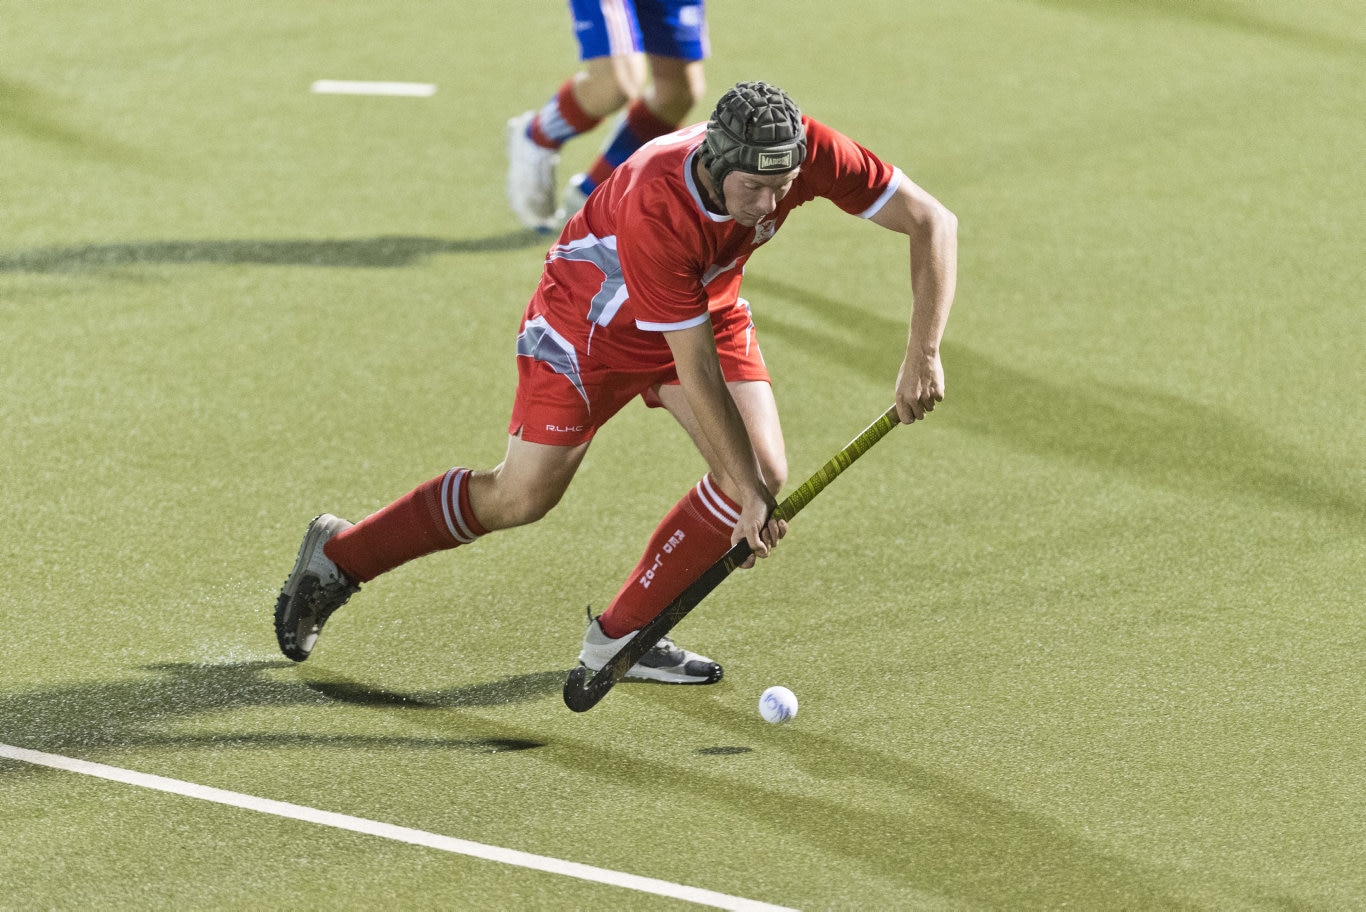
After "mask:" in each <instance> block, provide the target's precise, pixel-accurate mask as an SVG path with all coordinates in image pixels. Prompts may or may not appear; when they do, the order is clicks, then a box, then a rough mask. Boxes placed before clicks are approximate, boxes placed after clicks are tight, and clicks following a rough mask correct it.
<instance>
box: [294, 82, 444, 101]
mask: <svg viewBox="0 0 1366 912" xmlns="http://www.w3.org/2000/svg"><path fill="white" fill-rule="evenodd" d="M313 91H314V93H315V94H318V95H402V96H406V97H408V98H428V97H430V96H432V95H435V94H436V86H435V85H433V84H432V83H430V82H360V81H357V80H354V79H319V80H318V81H317V82H315V83H313Z"/></svg>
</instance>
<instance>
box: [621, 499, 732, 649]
mask: <svg viewBox="0 0 1366 912" xmlns="http://www.w3.org/2000/svg"><path fill="white" fill-rule="evenodd" d="M739 518H740V507H739V506H738V505H737V504H735V503H734V502H733V501H731V499H730V498H729V497H727V496H726V495H725V494H723V493H721V489H720V488H719V487H717V486H716V483H715V482H713V481H712V478H711V476H710V475H707V476H704V477H703V478H702V480H701V481H699V482H698V483H697V485H696V486H694V487H693V489H692V490H691V491H689V492H688V495H687V496H686V497H684V498H683V499H682V500H680V501H679V502H678V503H676V504H675V505H674V507H673V509H672V510H670V511H669V513H668V515H667V516H665V517H664V519H663V521H662V522H660V524H659V526H658V527H657V528H656V529H655V532H654V535H652V536H651V537H650V544H649V546H648V547H646V549H645V555H644V556H643V557H642V558H641V559H640V563H638V564H636V568H635V570H633V571H631V575H630V577H629V578H627V580H626V583H625V585H623V586H622V587H621V591H620V592H618V593H617V597H616V598H615V599H613V600H612V604H611V605H609V606H608V608H607V610H606V611H604V612H603V613H602V616H601V617H600V618H599V619H598V620H599V623H600V624H601V625H602V632H603V633H605V634H607V635H608V636H609V637H613V638H616V637H621V636H625V635H626V634H628V633H630V632H631V631H632V630H639V629H640V628H642V627H644V626H645V625H646V624H648V623H649V622H650V621H652V620H654V618H655V616H656V615H657V614H659V612H661V611H663V610H664V609H665V607H667V606H668V604H669V603H670V602H672V601H673V600H674V599H675V598H677V596H678V594H679V593H680V592H682V591H683V590H684V589H686V588H687V586H688V584H689V583H691V582H692V581H693V580H695V579H697V577H698V576H699V575H701V573H702V571H703V570H706V569H707V568H708V567H710V566H711V565H712V564H714V563H716V561H718V560H720V558H721V556H722V555H723V554H725V553H726V552H727V551H728V550H730V533H731V530H732V529H734V528H735V522H736V520H738V519H739Z"/></svg>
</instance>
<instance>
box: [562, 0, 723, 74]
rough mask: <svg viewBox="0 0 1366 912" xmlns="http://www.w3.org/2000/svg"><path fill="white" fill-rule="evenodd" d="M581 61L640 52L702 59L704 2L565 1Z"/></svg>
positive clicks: (704, 47)
mask: <svg viewBox="0 0 1366 912" xmlns="http://www.w3.org/2000/svg"><path fill="white" fill-rule="evenodd" d="M569 12H570V14H571V15H572V16H573V17H574V36H575V37H576V38H578V40H579V59H580V60H592V59H593V58H595V57H621V56H625V55H627V54H638V53H640V52H641V51H644V52H645V53H646V54H652V55H654V56H656V57H676V58H678V59H679V60H705V59H706V57H707V55H708V54H709V53H710V52H711V47H710V45H709V43H708V41H707V13H706V4H705V0H569Z"/></svg>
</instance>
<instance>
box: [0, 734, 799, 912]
mask: <svg viewBox="0 0 1366 912" xmlns="http://www.w3.org/2000/svg"><path fill="white" fill-rule="evenodd" d="M0 757H6V758H8V759H10V760H19V761H22V762H24V763H32V764H34V765H36V766H46V767H49V768H51V769H57V770H65V771H66V772H70V773H80V774H81V775H83V776H95V777H97V778H100V779H108V780H110V781H112V782H122V783H124V784H125V785H136V786H138V787H140V788H146V789H153V790H155V791H158V792H169V793H171V794H173V795H184V796H185V797H187V798H198V799H200V800H202V801H212V802H214V803H216V804H225V805H228V806H229V807H235V808H242V809H243V810H248V811H256V812H258V813H261V814H273V815H275V816H277V817H287V818H289V819H291V820H302V821H305V822H307V823H316V824H318V825H320V826H329V827H336V828H337V829H340V830H350V831H351V832H353V833H364V834H366V835H369V836H378V837H380V838H381V839H392V840H394V841H396V842H406V843H409V844H411V845H417V846H425V847H426V848H429V849H437V850H439V851H442V852H453V853H455V854H457V855H468V856H470V857H471V858H482V859H484V860H486V861H496V862H499V863H501V864H508V865H514V866H516V867H519V868H530V869H531V870H533V871H545V872H546V873H548V874H561V875H563V876H565V877H574V878H578V879H579V880H587V881H592V882H593V883H601V884H607V885H609V886H613V887H621V888H623V889H626V890H637V891H639V892H642V893H651V894H654V895H656V896H665V897H668V898H670V899H681V900H683V901H685V902H692V903H697V904H698V905H702V906H713V907H715V908H718V909H736V910H746V912H748V910H755V912H758V910H776V912H792V910H785V907H783V906H774V905H770V904H768V903H763V902H757V901H755V900H752V899H742V898H740V897H738V896H728V895H726V894H725V893H716V892H713V891H711V890H702V889H699V888H697V887H688V886H684V885H682V884H675V883H669V882H668V881H666V880H656V879H654V878H653V877H640V876H637V875H635V874H625V873H622V872H620V871H609V870H607V869H605V868H595V867H593V866H591V865H586V864H579V863H577V862H573V861H562V860H560V859H558V858H548V857H546V856H544V855H532V854H531V853H530V852H519V851H517V850H516V849H502V848H499V847H498V846H490V845H483V844H482V843H478V842H469V841H467V840H464V839H455V838H453V837H450V836H442V835H440V834H437V833H427V832H424V831H423V830H414V829H410V828H408V827H402V826H395V825H394V824H391V823H381V822H379V821H377V820H366V819H365V818H363V817H351V816H349V815H347V814H334V813H332V812H331V811H320V810H318V809H317V808H311V807H304V806H303V805H298V804H289V803H287V802H284V801H273V800H271V799H269V798H257V797H255V796H253V795H243V794H241V793H240V792H229V791H225V790H223V789H217V788H211V787H210V786H206V785H196V784H195V783H193V782H182V781H180V780H179V779H167V778H166V777H165V776H153V775H150V774H148V773H138V772H134V771H133V770H126V769H120V768H119V767H117V766H105V765H104V764H102V763H91V762H90V761H88V760H77V759H75V758H73V757H63V756H61V755H60V754H45V753H42V752H41V751H34V750H28V749H26V748H22V747H12V746H10V745H8V744H0Z"/></svg>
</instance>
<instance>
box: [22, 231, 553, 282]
mask: <svg viewBox="0 0 1366 912" xmlns="http://www.w3.org/2000/svg"><path fill="white" fill-rule="evenodd" d="M545 243H546V240H545V237H544V236H543V235H539V234H536V233H535V232H531V231H511V232H508V233H506V234H498V235H492V236H489V237H484V238H469V239H452V238H438V237H425V236H421V235H385V236H379V237H370V238H339V239H334V240H298V239H294V240H291V239H278V240H270V239H261V240H198V241H143V242H134V243H121V244H83V245H76V246H69V247H35V248H31V249H29V250H16V251H10V252H8V253H0V273H5V272H28V273H89V272H100V271H104V270H109V269H115V268H118V267H121V266H136V265H163V264H172V265H195V264H204V263H210V264H247V265H257V266H313V267H323V268H326V267H333V268H350V269H398V268H402V267H404V266H411V265H412V264H413V263H415V262H417V261H418V260H420V259H422V258H423V257H428V256H433V255H436V254H443V253H457V254H463V253H494V252H498V251H503V250H522V249H525V248H528V247H535V246H538V245H541V246H543V245H545Z"/></svg>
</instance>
